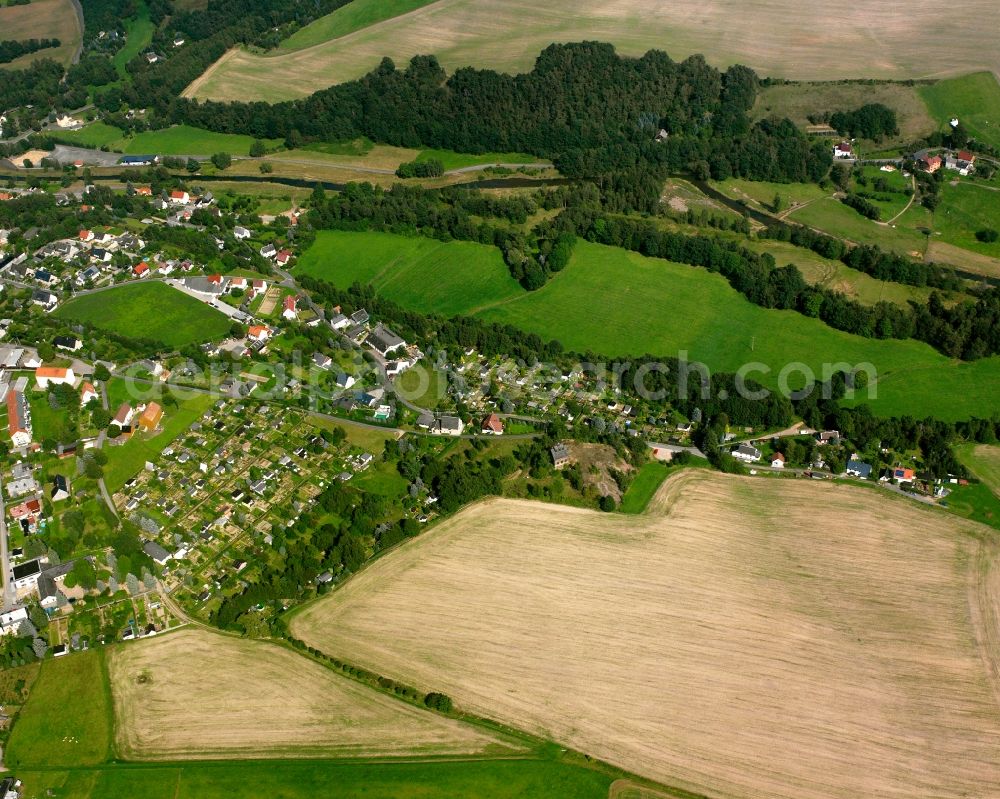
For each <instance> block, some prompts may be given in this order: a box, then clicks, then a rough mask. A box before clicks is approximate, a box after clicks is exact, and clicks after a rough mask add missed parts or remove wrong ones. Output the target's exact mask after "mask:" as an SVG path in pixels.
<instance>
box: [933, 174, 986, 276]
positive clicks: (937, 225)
mask: <svg viewBox="0 0 1000 799" xmlns="http://www.w3.org/2000/svg"><path fill="white" fill-rule="evenodd" d="M986 228H991V229H993V230H1000V191H997V190H995V189H993V188H989V187H986V186H983V185H981V184H978V183H972V182H969V181H964V180H963V181H961V182H960V183H958V184H956V185H954V186H953V185H951V184H950V183H945V184H944V185H943V186H942V187H941V204H940V205H939V206H938V208H937V210H936V211H935V212H934V231H935V234H939V236H940V238H941V239H942V240H943V241H946V242H948V243H949V244H954V245H955V246H957V247H962V248H964V249H966V250H972V251H973V252H979V253H982V254H983V255H989V256H992V257H994V258H1000V242H993V243H990V244H986V243H984V242H981V241H979V240H978V239H977V238H976V232H977V231H979V230H984V229H986Z"/></svg>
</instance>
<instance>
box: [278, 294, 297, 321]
mask: <svg viewBox="0 0 1000 799" xmlns="http://www.w3.org/2000/svg"><path fill="white" fill-rule="evenodd" d="M297 305H298V298H297V297H295V296H293V295H291V294H289V295H288V296H287V297H285V299H284V300H283V301H282V310H281V316H282V318H284V319H288V320H295V319H298V316H299V311H298V308H297V307H296V306H297Z"/></svg>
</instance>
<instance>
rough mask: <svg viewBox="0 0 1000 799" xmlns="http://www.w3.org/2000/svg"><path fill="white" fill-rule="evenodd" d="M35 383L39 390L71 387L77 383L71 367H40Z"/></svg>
mask: <svg viewBox="0 0 1000 799" xmlns="http://www.w3.org/2000/svg"><path fill="white" fill-rule="evenodd" d="M35 382H36V383H37V384H38V387H39V388H48V387H49V386H71V385H73V383H75V382H76V375H75V374H73V369H72V368H71V367H66V368H63V367H61V366H39V367H38V368H37V369H36V370H35Z"/></svg>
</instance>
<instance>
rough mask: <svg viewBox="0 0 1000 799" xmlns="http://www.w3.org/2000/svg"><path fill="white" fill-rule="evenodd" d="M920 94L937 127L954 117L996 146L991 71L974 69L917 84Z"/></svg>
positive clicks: (999, 122) (995, 89) (998, 119)
mask: <svg viewBox="0 0 1000 799" xmlns="http://www.w3.org/2000/svg"><path fill="white" fill-rule="evenodd" d="M919 91H920V96H921V97H923V98H924V102H925V103H927V108H928V110H929V111H930V113H931V116H932V117H934V121H935V123H936V124H937V126H938V128H939V129H941V130H947V129H948V121H949V120H950V119H952V117H958V119H959V121H960V122H961V123H962V124H963V125H964V126H965V129H966V130H967V131H969V133H971V134H972V135H973V136H975V137H976V138H978V139H980V140H981V141H983V142H985V143H987V144H991V145H993V146H994V147H1000V84H998V83H997V79H996V76H995V75H994V74H993V73H992V72H976V73H973V74H971V75H964V76H962V77H960V78H952V79H950V80H942V81H938V82H937V83H935V84H933V85H931V86H921V87H920V90H919Z"/></svg>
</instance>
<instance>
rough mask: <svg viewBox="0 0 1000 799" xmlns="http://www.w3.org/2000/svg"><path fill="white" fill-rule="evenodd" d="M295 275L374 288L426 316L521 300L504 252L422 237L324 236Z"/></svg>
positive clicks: (346, 233)
mask: <svg viewBox="0 0 1000 799" xmlns="http://www.w3.org/2000/svg"><path fill="white" fill-rule="evenodd" d="M295 271H296V273H297V274H305V275H312V276H314V277H318V278H321V279H323V280H326V281H329V282H330V283H333V284H334V285H337V286H340V287H341V288H347V287H349V286H350V285H351V284H352V283H353V282H354V281H360V282H362V283H371V284H372V285H373V286H375V288H376V289H378V291H379V292H380V293H382V294H385V296H387V297H389V298H390V299H393V300H395V301H396V302H399V303H401V304H403V305H406V306H407V307H410V308H413V309H415V310H417V311H422V312H424V313H430V312H434V313H442V314H446V315H452V314H458V313H467V312H468V311H469V309H470V308H474V307H476V306H477V305H479V304H487V303H488V304H492V303H495V302H497V301H498V300H502V299H506V298H513V297H518V296H521V295H523V294H524V293H525V292H524V289H522V288H521V287H520V285H518V283H517V281H516V280H514V278H512V277H511V276H510V271H509V270H508V269H507V266H506V264H504V262H503V258H502V256H501V255H500V250H498V249H497V248H496V247H488V246H486V245H483V244H474V243H472V242H464V241H463V242H440V241H435V240H434V239H429V238H424V237H422V236H413V237H407V236H396V235H393V234H389V233H354V232H349V231H320V232H319V233H318V234H317V235H316V242H315V244H313V245H312V246H311V247H310V248H309V249H308V250H306V252H304V253H303V254H302V257H301V258H300V259H299V263H298V266H297V267H296V268H295Z"/></svg>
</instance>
